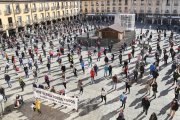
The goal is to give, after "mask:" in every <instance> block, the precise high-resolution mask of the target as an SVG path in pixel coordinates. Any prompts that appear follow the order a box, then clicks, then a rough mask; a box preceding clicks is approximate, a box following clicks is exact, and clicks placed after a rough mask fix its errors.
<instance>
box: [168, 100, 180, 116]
mask: <svg viewBox="0 0 180 120" xmlns="http://www.w3.org/2000/svg"><path fill="white" fill-rule="evenodd" d="M178 108H179V104H178V101H177V99H174V100H173V101H172V102H171V106H170V113H169V114H168V115H169V116H171V119H172V118H173V117H174V115H175V113H176V111H177V110H178Z"/></svg>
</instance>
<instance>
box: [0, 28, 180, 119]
mask: <svg viewBox="0 0 180 120" xmlns="http://www.w3.org/2000/svg"><path fill="white" fill-rule="evenodd" d="M152 32H153V39H152V42H151V43H150V44H151V46H152V47H153V52H155V49H156V38H157V34H156V31H154V30H152ZM136 33H137V34H138V33H140V29H136ZM167 35H168V36H169V35H170V32H167ZM178 44H179V41H177V42H176V45H175V48H176V47H177V45H178ZM55 45H56V47H57V46H58V41H55ZM160 45H161V48H166V47H168V41H167V40H165V41H161V44H160ZM46 48H47V50H48V49H49V46H47V47H46ZM54 50H56V49H54ZM167 50H169V48H167ZM39 52H42V51H41V50H40V51H39ZM129 52H130V47H128V50H127V51H125V52H124V55H123V60H126V59H127V54H128V53H129ZM139 52H140V48H139V47H138V46H137V45H136V47H135V56H136V57H135V58H133V59H132V61H131V63H130V66H129V69H130V73H132V70H133V68H134V65H135V63H136V62H137V56H138V54H139ZM9 53H12V54H14V53H13V52H11V51H9ZM82 54H83V59H84V60H85V61H86V62H85V65H86V67H85V69H86V71H85V75H84V74H83V73H82V71H81V66H80V64H79V59H78V56H77V55H75V56H74V62H75V64H76V67H77V69H78V78H81V79H83V87H84V93H83V95H80V96H79V101H80V103H79V110H78V112H76V111H73V110H72V109H71V108H65V107H61V106H60V105H56V106H53V105H52V104H51V103H48V102H43V105H45V106H46V105H47V106H49V107H44V108H47V109H50V110H44V108H43V107H42V113H43V114H47V115H48V116H49V120H64V119H66V120H115V119H116V118H117V116H118V113H119V112H118V110H119V109H120V106H121V103H120V101H119V99H118V97H119V95H120V94H121V93H122V92H123V91H124V90H125V83H124V82H119V83H118V85H117V90H112V89H111V78H110V77H107V78H105V77H104V75H103V74H104V73H103V65H104V58H101V61H99V62H97V61H96V56H93V64H95V63H96V64H97V65H98V67H99V71H98V76H96V77H95V84H93V85H91V84H90V78H89V76H90V75H89V70H90V67H88V66H87V64H88V62H87V51H83V52H82ZM108 56H109V57H110V56H111V55H110V53H108ZM150 57H151V58H152V57H154V54H151V55H150ZM115 58H116V60H115V61H114V62H113V63H110V64H111V65H112V66H113V74H118V76H119V77H120V75H119V74H120V73H121V69H122V68H121V67H120V66H119V60H118V54H117V55H116V56H115ZM161 58H162V56H161ZM36 59H37V58H36ZM62 60H63V64H65V65H66V67H67V68H68V69H67V72H66V76H67V81H68V83H67V96H72V95H74V94H78V93H79V90H78V89H77V80H78V78H76V77H74V76H73V73H72V70H71V69H69V68H70V64H69V63H68V62H67V57H66V55H64V56H62ZM43 61H44V63H43V65H40V72H39V73H38V77H39V78H38V83H43V84H44V85H45V83H44V79H43V77H44V74H45V73H47V68H46V58H44V57H43ZM168 62H169V64H168V66H166V67H164V66H163V61H161V62H160V66H161V68H160V72H159V74H160V76H159V77H158V79H157V83H158V93H157V98H156V99H154V100H152V101H151V106H150V108H149V111H148V115H147V116H146V115H145V114H143V113H142V107H141V98H142V97H143V96H145V89H144V87H145V83H146V80H147V78H148V74H149V71H148V70H147V72H146V73H145V76H144V77H143V79H142V80H139V81H138V83H135V84H133V85H132V87H131V93H130V94H127V103H126V108H125V110H124V115H125V118H126V120H148V118H149V116H150V115H151V113H153V112H155V113H156V114H157V115H158V120H168V119H169V118H168V116H167V113H168V112H169V103H170V102H171V101H172V99H173V98H174V87H175V86H172V84H171V83H172V81H173V80H172V75H169V74H168V72H169V69H170V68H171V63H172V62H171V59H169V61H168ZM0 63H1V68H3V67H4V65H5V59H3V58H2V57H1V59H0ZM52 63H53V64H52V66H51V67H52V70H51V75H50V81H51V86H55V89H56V90H60V89H63V85H62V80H61V78H60V74H61V71H60V68H59V66H58V64H57V62H56V58H54V59H53V62H52ZM148 68H149V65H147V66H146V69H148ZM10 69H11V70H10V71H9V74H10V76H11V77H12V86H13V87H12V88H7V84H6V83H5V81H4V69H1V75H0V83H1V85H2V86H3V87H5V88H6V94H7V96H8V101H7V102H6V106H9V105H11V104H12V103H13V102H14V99H15V96H16V94H20V95H23V97H24V99H25V100H28V99H31V98H32V97H33V92H32V91H33V89H32V83H33V81H34V80H33V75H32V71H30V78H28V79H27V78H23V79H24V81H25V83H26V86H25V90H24V92H21V89H20V87H19V83H18V80H17V77H18V76H24V72H23V68H20V72H18V75H16V74H15V71H14V70H12V65H11V67H10ZM102 87H104V88H105V89H106V90H107V91H108V94H107V104H106V105H105V104H104V103H101V102H100V101H101V99H100V95H101V88H102ZM151 95H152V93H151ZM151 95H150V96H148V97H151ZM28 104H29V103H28ZM24 105H25V106H26V105H27V104H24ZM24 109H31V108H30V107H24V108H22V110H24ZM22 110H21V108H20V110H13V111H12V112H10V113H8V114H6V115H5V116H3V120H26V119H31V120H32V119H33V118H31V117H29V114H28V113H24V112H25V111H22ZM27 111H28V112H30V110H27ZM43 111H48V112H47V113H44V112H43ZM51 111H52V114H51ZM54 111H56V112H54ZM57 111H59V112H57ZM54 113H56V114H60V115H59V116H61V115H62V116H65V117H64V118H63V117H62V118H61V117H59V118H51V117H50V116H51V115H53V116H54V115H55V114H54ZM30 114H32V116H34V117H35V118H36V116H39V115H38V114H37V113H33V112H30ZM37 118H38V117H37ZM179 119H180V112H179V111H177V112H176V114H175V117H174V120H179ZM34 120H35V119H34ZM36 120H38V119H36Z"/></svg>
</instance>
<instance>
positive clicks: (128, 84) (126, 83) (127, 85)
mask: <svg viewBox="0 0 180 120" xmlns="http://www.w3.org/2000/svg"><path fill="white" fill-rule="evenodd" d="M125 85H126V91H125V93H126V92H127V90H128V93H130V87H131V85H130V81H129V80H128V79H127V81H126V82H125Z"/></svg>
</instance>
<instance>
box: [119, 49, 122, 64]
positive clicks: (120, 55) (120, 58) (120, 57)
mask: <svg viewBox="0 0 180 120" xmlns="http://www.w3.org/2000/svg"><path fill="white" fill-rule="evenodd" d="M119 63H120V65H122V53H121V52H120V54H119Z"/></svg>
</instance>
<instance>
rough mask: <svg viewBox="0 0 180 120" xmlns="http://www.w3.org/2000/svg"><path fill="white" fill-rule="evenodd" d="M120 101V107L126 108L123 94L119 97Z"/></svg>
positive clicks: (125, 98)
mask: <svg viewBox="0 0 180 120" xmlns="http://www.w3.org/2000/svg"><path fill="white" fill-rule="evenodd" d="M119 99H120V101H121V102H122V105H121V107H123V108H125V106H126V100H127V96H126V95H125V92H123V93H122V94H121V95H120V96H119Z"/></svg>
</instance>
